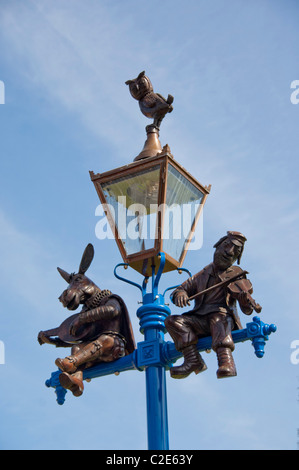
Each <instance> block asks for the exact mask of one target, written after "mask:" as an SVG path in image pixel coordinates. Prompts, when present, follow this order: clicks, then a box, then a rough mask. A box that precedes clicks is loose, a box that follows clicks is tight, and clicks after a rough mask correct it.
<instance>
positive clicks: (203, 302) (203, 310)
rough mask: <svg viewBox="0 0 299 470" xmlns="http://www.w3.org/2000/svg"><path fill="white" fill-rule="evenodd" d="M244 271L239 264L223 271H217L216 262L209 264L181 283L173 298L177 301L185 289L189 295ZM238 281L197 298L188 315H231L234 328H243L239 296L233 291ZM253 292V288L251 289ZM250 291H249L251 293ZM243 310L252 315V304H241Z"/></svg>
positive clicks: (248, 282)
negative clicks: (237, 303)
mask: <svg viewBox="0 0 299 470" xmlns="http://www.w3.org/2000/svg"><path fill="white" fill-rule="evenodd" d="M242 272H243V271H242V269H241V268H240V267H239V266H231V267H229V268H228V269H226V270H225V271H222V272H221V273H219V272H216V271H215V269H214V263H211V264H209V265H208V266H206V267H205V268H203V269H202V270H201V271H200V272H199V273H197V274H195V275H194V276H192V277H190V278H189V279H187V281H185V282H184V283H183V284H181V285H180V286H179V287H178V288H177V289H176V290H175V291H174V292H173V294H172V299H173V301H174V303H175V297H176V295H177V294H178V293H179V292H180V291H182V290H184V291H185V292H186V293H187V294H188V297H192V296H193V295H195V294H197V293H198V292H201V291H203V290H205V289H207V288H209V287H212V286H214V285H215V284H218V283H220V282H222V281H228V280H229V279H231V278H233V277H234V276H236V275H238V274H239V273H240V274H241V273H242ZM235 282H237V281H233V282H232V283H231V284H229V285H227V284H226V285H225V286H219V287H216V288H215V289H213V290H211V291H210V292H207V293H206V294H204V295H201V296H199V297H197V298H196V299H195V304H194V308H193V309H192V310H189V311H188V312H186V314H188V315H190V314H191V315H192V314H193V315H200V316H203V315H209V314H213V313H218V314H220V315H224V316H226V315H229V316H231V317H232V318H233V319H234V328H233V329H237V330H238V329H242V325H241V321H240V318H239V315H238V312H237V308H236V298H237V296H236V295H234V293H233V286H234V284H235ZM248 284H249V285H250V286H251V283H250V281H249V279H247V285H248ZM250 291H251V292H252V289H250ZM251 292H249V293H251ZM240 308H241V310H242V312H243V313H244V314H246V315H251V313H252V311H253V308H252V306H251V305H250V304H248V305H247V306H244V305H240ZM183 315H184V314H183Z"/></svg>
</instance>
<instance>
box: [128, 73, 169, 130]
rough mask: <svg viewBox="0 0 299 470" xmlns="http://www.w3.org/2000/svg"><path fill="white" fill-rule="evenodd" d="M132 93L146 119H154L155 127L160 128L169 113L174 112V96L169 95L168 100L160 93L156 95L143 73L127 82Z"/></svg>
mask: <svg viewBox="0 0 299 470" xmlns="http://www.w3.org/2000/svg"><path fill="white" fill-rule="evenodd" d="M126 85H129V89H130V93H131V95H132V96H133V98H135V100H137V101H139V107H140V110H141V112H142V114H144V115H145V116H146V117H148V118H152V119H154V122H153V124H152V125H153V126H154V127H156V128H157V129H159V128H160V125H161V122H162V120H163V119H164V117H165V115H166V114H167V113H171V111H172V110H173V107H172V103H173V96H172V95H168V97H167V100H166V99H165V98H164V97H163V96H162V95H160V94H159V93H154V90H153V86H152V84H151V81H150V79H149V78H148V77H147V76H146V75H145V72H144V71H143V72H141V73H140V74H139V75H138V77H137V78H135V79H134V80H127V81H126Z"/></svg>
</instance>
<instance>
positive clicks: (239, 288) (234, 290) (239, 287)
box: [227, 278, 262, 313]
mask: <svg viewBox="0 0 299 470" xmlns="http://www.w3.org/2000/svg"><path fill="white" fill-rule="evenodd" d="M227 289H228V292H229V293H230V295H231V296H232V297H233V298H234V299H236V300H238V298H239V296H240V294H242V293H243V292H245V293H246V300H247V301H248V303H249V305H250V306H251V307H252V308H253V309H254V310H255V311H256V312H257V313H260V312H261V310H262V307H261V306H260V305H259V304H258V303H257V302H256V301H255V300H254V299H253V298H252V297H251V294H252V293H253V288H252V284H251V282H250V280H249V279H247V278H243V279H239V280H237V281H234V282H231V283H230V284H229V285H228V286H227Z"/></svg>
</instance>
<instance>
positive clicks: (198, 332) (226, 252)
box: [165, 231, 261, 379]
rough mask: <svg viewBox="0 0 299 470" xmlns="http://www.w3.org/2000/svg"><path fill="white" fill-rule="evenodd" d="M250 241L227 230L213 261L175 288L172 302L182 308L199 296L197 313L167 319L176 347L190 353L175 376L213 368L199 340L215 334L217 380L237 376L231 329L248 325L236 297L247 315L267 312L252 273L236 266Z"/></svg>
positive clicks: (177, 369)
mask: <svg viewBox="0 0 299 470" xmlns="http://www.w3.org/2000/svg"><path fill="white" fill-rule="evenodd" d="M245 241H246V238H245V236H244V235H242V233H240V232H231V231H230V232H227V235H226V236H224V237H222V238H221V239H220V240H219V241H218V242H217V243H216V244H215V245H214V248H215V253H214V259H213V262H212V263H211V264H209V265H208V266H206V267H205V268H204V269H203V270H202V271H200V272H199V273H197V274H195V275H194V276H192V277H190V278H189V279H187V281H185V282H184V283H183V284H182V285H181V286H179V287H178V288H177V289H176V290H175V291H174V292H173V294H172V300H173V302H174V303H175V305H177V306H178V307H186V306H187V305H190V300H192V299H195V305H194V308H193V309H192V310H191V311H188V312H186V313H183V314H182V315H170V316H169V317H167V318H166V320H165V327H166V329H167V331H168V332H169V334H170V335H171V337H172V338H173V340H174V344H175V347H176V349H177V350H178V351H181V352H182V353H183V357H184V362H183V364H182V365H180V366H176V367H172V368H171V369H170V374H171V376H172V377H173V378H176V379H182V378H185V377H187V376H188V375H189V374H191V373H192V372H195V373H196V374H198V373H199V372H203V371H204V370H206V369H207V366H206V364H205V362H204V360H203V358H202V357H201V355H200V354H199V352H198V350H197V347H196V344H197V341H198V339H199V338H201V337H206V336H211V337H212V349H213V350H214V351H215V352H216V354H217V359H218V370H217V378H219V379H220V378H224V377H233V376H235V375H237V372H236V366H235V363H234V359H233V356H232V351H233V350H234V348H235V345H234V342H233V339H232V334H231V332H232V331H233V330H236V329H242V325H241V322H240V318H239V316H238V313H237V308H236V301H238V303H239V305H240V308H241V310H242V312H243V313H244V314H246V315H251V313H252V312H253V310H255V311H257V312H260V311H261V306H260V305H258V304H257V303H256V302H255V301H254V299H253V298H252V297H251V294H252V292H253V289H252V284H251V282H250V281H249V279H247V278H246V274H248V273H247V271H242V269H241V268H240V267H239V266H233V264H234V262H235V261H238V264H240V259H241V256H242V253H243V249H244V243H245Z"/></svg>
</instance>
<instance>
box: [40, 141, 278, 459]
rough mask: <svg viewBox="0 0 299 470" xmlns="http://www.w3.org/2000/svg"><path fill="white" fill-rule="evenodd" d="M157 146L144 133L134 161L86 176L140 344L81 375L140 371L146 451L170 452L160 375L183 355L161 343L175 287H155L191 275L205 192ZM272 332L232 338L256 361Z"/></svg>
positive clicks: (262, 327) (53, 380)
mask: <svg viewBox="0 0 299 470" xmlns="http://www.w3.org/2000/svg"><path fill="white" fill-rule="evenodd" d="M158 144H159V143H157V133H156V132H148V139H147V141H146V143H145V146H144V150H143V151H142V152H141V154H140V156H139V157H138V158H137V159H135V161H134V162H132V163H131V164H129V165H126V166H124V167H121V168H117V169H115V170H111V171H108V172H106V173H103V174H94V173H93V172H91V173H90V176H91V180H92V181H93V183H94V185H95V188H96V191H97V193H98V196H99V198H100V201H101V203H102V205H103V207H104V210H105V213H106V216H107V219H108V221H109V223H110V226H111V229H112V231H113V234H114V236H115V240H116V242H117V245H118V248H119V251H120V253H121V256H122V258H123V261H124V262H123V263H120V264H118V265H117V266H116V267H115V269H114V275H115V276H116V278H117V279H119V280H121V281H123V282H126V283H128V284H130V285H132V286H134V287H136V288H137V289H138V290H139V291H140V293H141V304H142V305H141V306H140V307H139V308H138V310H137V312H136V313H137V317H138V318H139V325H140V331H141V333H142V334H143V337H144V340H143V341H141V342H139V343H138V344H137V347H136V349H135V350H134V351H133V352H132V353H131V354H129V355H127V356H125V357H122V358H121V359H119V360H117V361H115V362H110V363H101V364H98V365H95V366H93V367H91V368H89V369H86V370H84V372H83V379H84V380H87V379H92V378H96V377H102V376H106V375H109V374H119V373H121V372H125V371H132V370H135V371H139V372H145V379H146V405H147V435H148V449H149V450H168V449H169V435H168V419H167V393H166V371H167V370H168V369H169V368H170V367H172V365H173V363H174V362H175V361H176V360H177V359H179V358H181V357H182V353H180V352H179V351H177V350H176V348H175V346H174V344H173V342H171V341H165V338H164V334H165V325H164V321H165V318H166V317H167V316H168V315H170V314H171V310H170V308H169V306H168V305H166V304H165V294H166V292H167V291H168V290H171V289H174V288H175V287H177V286H172V287H168V288H167V289H166V290H165V291H164V293H163V294H161V293H160V292H159V283H160V280H161V276H162V274H163V273H165V272H168V271H172V270H179V271H185V272H187V273H188V275H189V276H191V273H190V272H189V271H188V270H186V269H184V268H182V265H183V262H184V259H185V256H186V253H187V250H188V247H189V244H190V242H191V239H192V236H193V234H194V231H195V227H196V224H197V222H198V220H199V217H200V215H201V213H202V210H203V207H204V204H205V201H206V198H207V196H208V194H209V192H210V187H206V186H203V185H201V184H200V183H199V182H198V181H197V180H195V178H194V177H193V176H192V175H191V174H189V173H188V172H187V171H186V170H185V169H184V168H183V167H182V166H181V165H179V164H178V163H177V162H176V161H175V160H174V158H173V156H172V155H171V153H170V149H169V147H168V146H165V147H164V148H163V149H161V147H160V146H159V145H158ZM122 266H123V267H124V268H127V267H130V268H132V269H134V270H135V271H137V272H138V273H140V274H141V276H142V277H143V282H142V284H138V283H136V282H133V281H131V280H130V279H127V278H124V277H123V276H121V275H120V274H119V268H120V267H122ZM149 286H150V289H149ZM275 331H276V327H275V325H267V324H264V323H263V322H262V321H261V320H260V319H259V318H258V317H254V318H253V321H252V322H250V323H248V324H247V325H246V328H245V329H243V330H238V331H234V332H233V333H232V336H233V340H234V342H235V343H238V342H243V341H247V340H251V341H252V344H253V346H254V351H255V354H256V356H257V357H259V358H261V357H263V354H264V346H265V343H266V341H267V340H268V337H269V334H270V333H273V332H275ZM211 343H212V339H211V337H207V338H202V339H200V340H199V341H198V343H197V349H198V351H205V350H207V349H210V348H211ZM59 375H60V371H56V372H53V373H52V375H51V377H50V378H49V379H48V380H47V381H46V386H47V387H53V388H55V390H56V395H57V402H58V403H59V404H60V405H62V404H63V403H64V401H65V395H66V393H67V391H66V390H65V389H64V388H63V387H62V386H61V385H60V382H59Z"/></svg>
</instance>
